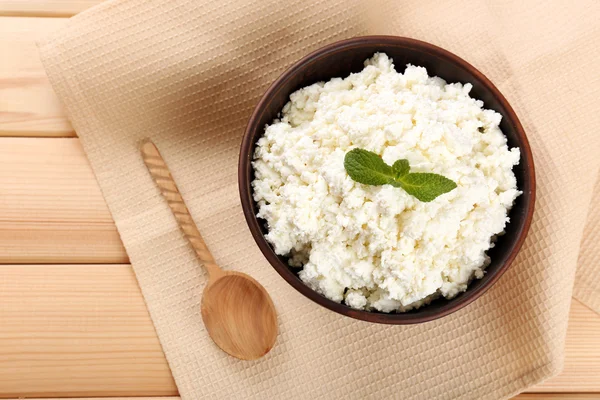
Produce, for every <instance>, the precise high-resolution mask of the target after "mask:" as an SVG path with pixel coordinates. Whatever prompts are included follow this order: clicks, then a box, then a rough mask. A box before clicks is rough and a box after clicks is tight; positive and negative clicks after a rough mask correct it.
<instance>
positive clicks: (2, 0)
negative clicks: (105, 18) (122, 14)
mask: <svg viewBox="0 0 600 400" xmlns="http://www.w3.org/2000/svg"><path fill="white" fill-rule="evenodd" d="M101 2H102V0H0V15H5V16H6V15H7V16H20V17H70V16H73V15H75V14H77V13H79V12H81V11H84V10H87V9H88V8H90V7H93V6H95V5H96V4H99V3H101Z"/></svg>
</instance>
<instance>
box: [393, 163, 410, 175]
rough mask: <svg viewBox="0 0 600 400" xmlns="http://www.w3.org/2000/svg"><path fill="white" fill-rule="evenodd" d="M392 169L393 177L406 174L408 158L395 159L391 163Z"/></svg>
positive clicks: (408, 167)
mask: <svg viewBox="0 0 600 400" xmlns="http://www.w3.org/2000/svg"><path fill="white" fill-rule="evenodd" d="M392 171H394V177H395V178H396V179H398V178H402V177H403V176H404V175H406V174H408V171H410V166H409V165H408V160H407V159H402V160H398V161H396V162H395V163H394V165H392Z"/></svg>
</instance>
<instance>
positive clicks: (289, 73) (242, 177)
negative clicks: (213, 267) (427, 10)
mask: <svg viewBox="0 0 600 400" xmlns="http://www.w3.org/2000/svg"><path fill="white" fill-rule="evenodd" d="M365 43H368V44H371V45H378V44H379V45H390V44H393V45H396V46H398V45H400V46H402V47H406V48H413V49H419V50H420V51H422V52H425V53H428V54H429V55H431V56H434V57H436V58H442V59H446V60H447V61H449V62H451V63H454V64H458V65H459V67H461V68H463V69H465V70H468V71H469V73H470V74H472V75H473V76H475V77H476V78H477V79H478V80H479V81H480V82H481V83H482V84H483V86H484V87H485V88H486V89H487V90H489V91H490V92H491V94H492V95H493V97H495V98H496V99H497V100H498V102H499V103H500V104H501V105H502V107H503V108H504V109H505V110H506V112H505V113H503V115H502V116H503V117H504V118H507V119H508V120H509V121H510V122H511V124H512V125H513V126H514V129H515V132H516V134H517V136H518V137H519V139H520V141H521V146H520V151H521V162H523V161H524V160H528V161H529V163H528V165H526V166H525V176H526V177H527V178H529V183H530V190H529V192H528V193H527V195H526V196H524V197H525V201H526V204H525V205H524V206H525V207H526V214H525V217H524V218H525V220H524V224H523V226H522V228H521V230H520V231H519V232H518V233H517V234H518V235H519V236H518V238H517V241H516V242H515V244H514V246H513V248H512V250H511V252H510V254H509V255H508V257H507V259H506V261H505V262H504V264H502V265H500V266H499V267H498V269H497V270H496V271H495V274H494V275H493V276H492V277H491V278H490V279H489V280H488V281H486V282H485V283H484V284H483V285H481V286H480V287H478V288H475V289H473V290H469V289H467V290H466V291H465V292H464V293H463V295H462V296H461V297H459V298H455V299H451V300H450V302H449V303H448V307H446V308H444V309H442V310H439V311H438V312H435V313H431V314H429V315H420V314H419V313H418V312H417V313H389V314H388V313H379V312H371V311H364V310H356V309H353V308H351V307H349V306H347V305H345V304H342V303H336V302H334V301H333V300H330V299H328V298H326V297H325V296H323V295H321V294H319V293H318V292H316V291H314V290H313V289H311V288H310V287H308V286H307V285H306V284H304V282H302V281H301V280H300V279H298V277H297V275H296V274H295V273H294V272H292V271H291V270H290V269H289V267H288V266H287V265H286V264H285V263H283V262H282V261H281V260H280V259H279V258H278V256H277V255H276V254H275V252H274V250H273V249H272V248H271V246H270V245H269V244H268V242H267V241H266V239H265V237H264V236H263V234H262V232H261V228H260V225H259V221H258V218H257V217H256V216H255V215H254V213H253V204H254V199H253V196H252V188H251V183H250V170H251V168H252V166H251V158H252V154H253V150H254V141H253V140H252V136H253V135H251V133H252V132H253V131H254V130H255V129H259V127H256V128H255V126H256V124H257V121H259V120H260V119H261V117H262V115H263V114H264V113H265V112H266V107H265V105H266V104H267V103H268V102H269V100H270V98H271V97H273V96H274V95H275V94H276V93H278V92H279V91H280V90H282V88H283V87H284V83H285V82H287V81H288V80H289V79H291V78H292V77H293V76H294V75H295V74H296V73H297V72H298V71H300V70H301V69H303V68H305V67H306V66H307V65H310V64H311V63H313V62H315V61H316V60H318V59H319V58H321V57H323V56H326V55H331V54H334V53H337V52H341V51H348V50H351V49H352V48H354V47H361V46H363V45H364V44H365ZM238 188H239V193H240V199H241V203H242V210H243V212H244V217H245V219H246V222H247V224H248V227H249V229H250V232H251V234H252V236H253V238H254V241H255V242H256V244H257V245H258V247H259V249H260V251H261V252H262V254H263V255H264V257H265V258H266V259H267V261H268V262H269V263H270V264H271V266H272V267H273V268H274V269H275V270H276V271H277V273H278V274H279V275H280V276H281V277H282V278H283V279H284V280H285V281H286V282H287V283H288V284H290V285H291V286H292V287H293V288H294V289H296V290H297V291H298V292H300V293H301V294H302V295H304V296H305V297H307V298H309V299H310V300H312V301H314V302H315V303H317V304H319V305H321V306H323V307H325V308H327V309H329V310H331V311H334V312H336V313H339V314H342V315H345V316H348V317H351V318H354V319H358V320H362V321H367V322H373V323H380V324H393V325H410V324H418V323H423V322H428V321H432V320H436V319H439V318H442V317H445V316H447V315H450V314H452V313H454V312H456V311H458V310H460V309H462V308H464V307H466V306H467V305H469V304H471V303H472V302H473V301H475V300H476V299H478V298H479V297H481V296H482V295H483V294H484V293H485V292H486V291H487V290H488V289H489V288H490V287H492V286H493V285H494V284H495V283H496V282H497V281H498V280H499V279H500V277H501V276H502V275H504V273H505V272H506V270H508V268H509V267H510V265H511V264H512V262H513V261H514V259H515V257H516V256H517V253H518V252H519V250H520V249H521V247H522V245H523V243H524V241H525V238H526V237H527V233H528V231H529V228H530V225H531V221H532V218H533V212H534V208H535V195H536V180H535V168H534V160H533V154H532V151H531V147H530V145H529V141H528V140H527V136H526V134H525V131H524V129H523V126H522V125H521V122H520V121H519V118H518V117H517V115H516V113H515V111H514V110H513V108H512V107H511V106H510V104H509V103H508V101H507V100H506V98H505V97H504V96H503V95H502V93H501V92H500V90H498V88H496V86H495V85H494V84H493V83H492V82H491V81H490V80H489V79H488V78H487V77H486V76H485V75H484V74H483V73H481V72H480V71H479V70H478V69H477V68H475V67H474V66H472V65H471V64H469V63H468V62H467V61H465V60H463V59H462V58H460V57H458V56H457V55H455V54H453V53H451V52H449V51H448V50H445V49H443V48H441V47H438V46H435V45H433V44H431V43H427V42H424V41H421V40H417V39H412V38H407V37H402V36H388V35H371V36H357V37H352V38H349V39H344V40H340V41H337V42H334V43H330V44H328V45H326V46H323V47H321V48H319V49H317V50H314V51H312V52H311V53H309V54H307V55H306V56H304V57H302V58H301V59H300V60H298V61H297V62H295V63H294V64H293V65H292V66H290V67H289V68H287V69H286V70H285V71H284V72H283V73H282V74H281V75H280V76H279V77H278V78H277V79H276V80H275V81H274V82H273V83H272V84H271V85H270V86H269V88H268V89H267V90H266V92H265V93H264V94H263V96H262V97H261V99H260V101H259V102H258V103H257V105H256V106H255V108H254V111H253V112H252V115H251V117H250V119H249V120H248V123H247V125H246V129H245V130H244V136H243V138H242V143H241V146H240V154H239V162H238ZM524 194H525V193H524ZM453 300H455V301H453ZM426 307H427V306H424V309H425V308H426Z"/></svg>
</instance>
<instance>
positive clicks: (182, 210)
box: [142, 140, 277, 360]
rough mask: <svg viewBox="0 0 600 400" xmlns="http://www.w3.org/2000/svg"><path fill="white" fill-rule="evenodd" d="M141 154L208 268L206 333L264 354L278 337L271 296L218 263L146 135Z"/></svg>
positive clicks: (245, 352) (230, 346) (245, 353)
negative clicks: (223, 268)
mask: <svg viewBox="0 0 600 400" xmlns="http://www.w3.org/2000/svg"><path fill="white" fill-rule="evenodd" d="M142 157H143V159H144V162H145V163H146V167H148V170H149V171H150V175H151V176H152V178H153V179H154V182H156V185H157V186H158V188H159V189H160V191H161V193H162V195H163V196H164V198H165V199H166V200H167V203H168V204H169V207H170V208H171V211H172V212H173V215H174V216H175V219H176V220H177V223H178V224H179V227H180V228H181V230H182V231H183V233H184V235H185V237H186V238H187V239H188V240H189V242H190V244H191V245H192V247H193V249H194V251H195V252H196V255H197V256H198V259H199V260H200V262H201V263H202V264H204V268H206V271H207V272H208V276H209V279H208V284H207V285H206V288H205V289H204V294H203V296H202V307H201V309H202V320H203V321H204V325H205V326H206V329H207V330H208V334H209V335H210V337H211V338H212V340H213V341H214V342H215V343H216V344H217V346H219V347H220V348H221V349H223V350H224V351H225V352H227V353H229V354H231V355H232V356H234V357H237V358H240V359H242V360H254V359H257V358H260V357H262V356H264V355H265V354H267V353H268V352H269V350H271V348H272V347H273V345H274V344H275V339H276V338H277V314H276V313H275V306H274V305H273V301H272V300H271V297H269V294H268V293H267V291H266V290H265V288H264V287H262V285H261V284H260V283H258V282H257V281H256V280H254V279H253V278H252V277H250V276H248V275H246V274H243V273H241V272H234V271H223V270H222V269H221V268H219V266H218V265H217V264H216V262H215V259H214V258H213V256H212V254H210V251H209V250H208V247H206V243H204V240H203V239H202V236H201V235H200V232H199V231H198V228H197V227H196V224H195V223H194V220H193V219H192V216H191V215H190V212H189V211H188V209H187V207H186V205H185V203H184V202H183V198H182V197H181V194H180V193H179V189H178V188H177V185H176V184H175V181H174V180H173V177H172V176H171V173H170V172H169V169H168V168H167V164H166V163H165V161H164V160H163V158H162V156H161V155H160V152H159V151H158V149H157V148H156V146H155V145H154V143H152V142H151V141H150V140H146V141H145V142H144V143H143V144H142Z"/></svg>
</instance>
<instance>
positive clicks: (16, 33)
mask: <svg viewBox="0 0 600 400" xmlns="http://www.w3.org/2000/svg"><path fill="white" fill-rule="evenodd" d="M65 21H66V20H65V19H63V18H13V17H0V136H75V133H74V132H73V128H72V127H71V124H70V123H69V122H68V121H67V118H66V116H65V112H64V110H63V107H62V106H61V104H60V102H59V101H58V99H57V98H56V95H55V94H54V91H53V90H52V87H51V86H50V82H49V81H48V78H47V77H46V73H45V72H44V69H43V67H42V63H41V61H40V58H39V56H38V51H37V46H36V44H35V42H36V40H38V39H39V38H41V37H44V36H45V35H47V34H48V33H49V32H52V31H54V30H56V29H57V28H59V27H61V26H63V25H64V24H65Z"/></svg>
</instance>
